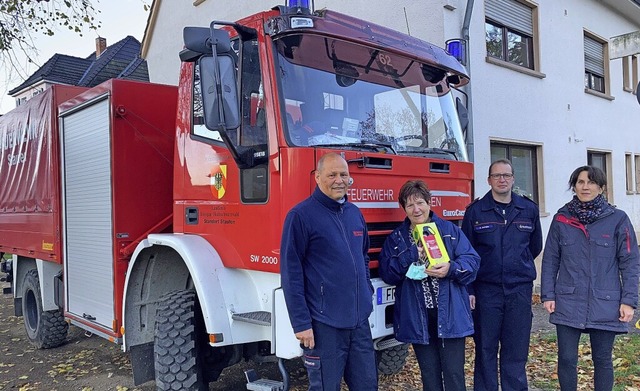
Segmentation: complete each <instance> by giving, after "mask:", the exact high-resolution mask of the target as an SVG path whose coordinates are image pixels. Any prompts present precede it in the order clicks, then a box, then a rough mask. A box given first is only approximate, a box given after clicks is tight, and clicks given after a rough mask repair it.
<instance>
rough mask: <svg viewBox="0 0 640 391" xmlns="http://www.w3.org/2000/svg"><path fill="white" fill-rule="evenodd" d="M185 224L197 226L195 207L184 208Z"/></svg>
mask: <svg viewBox="0 0 640 391" xmlns="http://www.w3.org/2000/svg"><path fill="white" fill-rule="evenodd" d="M185 217H186V223H187V224H188V225H196V224H198V208H196V207H195V206H188V207H186V208H185Z"/></svg>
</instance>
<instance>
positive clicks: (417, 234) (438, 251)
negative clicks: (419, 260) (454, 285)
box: [412, 223, 450, 269]
mask: <svg viewBox="0 0 640 391" xmlns="http://www.w3.org/2000/svg"><path fill="white" fill-rule="evenodd" d="M412 234H413V240H415V241H416V244H418V243H422V248H424V251H425V253H426V254H427V260H428V261H429V263H428V265H427V269H428V268H431V267H433V266H434V265H437V264H439V263H446V262H449V260H450V258H449V253H447V248H446V247H445V246H444V242H443V241H442V236H441V235H440V232H439V231H438V227H436V223H426V224H417V225H416V227H415V228H414V229H413V232H412Z"/></svg>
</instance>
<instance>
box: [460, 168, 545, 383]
mask: <svg viewBox="0 0 640 391" xmlns="http://www.w3.org/2000/svg"><path fill="white" fill-rule="evenodd" d="M487 181H488V183H489V186H491V190H490V191H489V192H487V194H486V195H485V196H484V197H482V198H481V199H478V200H476V201H474V202H472V203H471V204H470V205H469V206H468V207H467V210H466V212H465V215H464V220H463V222H462V230H463V232H464V234H465V235H466V236H467V238H469V240H470V241H471V244H472V245H473V248H474V249H475V250H476V251H477V252H478V254H479V255H480V257H481V261H480V269H479V271H478V275H477V277H476V280H475V282H474V283H473V284H472V285H471V286H469V294H470V301H471V308H472V309H474V308H475V310H474V311H473V318H474V323H475V334H474V336H473V338H474V341H475V345H476V354H475V371H474V379H473V380H474V381H473V383H474V391H498V350H499V351H500V387H501V390H502V391H526V390H527V389H528V386H527V373H526V364H527V357H528V355H529V336H530V334H531V321H532V319H533V312H532V309H531V296H532V293H533V292H532V290H533V281H534V280H535V278H536V268H535V264H534V259H535V258H536V257H537V256H538V254H540V251H541V250H542V231H541V228H540V213H539V210H538V206H537V205H536V204H535V203H534V202H533V201H531V200H530V199H528V198H526V197H523V196H520V195H518V194H516V193H514V192H513V191H512V188H513V184H514V181H515V178H514V175H513V167H512V165H511V162H510V161H509V160H506V159H501V160H497V161H495V162H493V163H492V164H491V166H490V167H489V177H488V178H487Z"/></svg>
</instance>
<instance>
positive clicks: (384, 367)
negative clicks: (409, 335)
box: [376, 343, 409, 375]
mask: <svg viewBox="0 0 640 391" xmlns="http://www.w3.org/2000/svg"><path fill="white" fill-rule="evenodd" d="M408 354H409V344H406V343H403V344H402V345H396V346H392V347H390V348H387V349H383V350H378V351H376V359H377V360H376V361H377V362H378V373H379V374H380V375H393V374H396V373H398V372H400V371H401V370H402V368H403V367H404V363H405V361H406V358H407V355H408Z"/></svg>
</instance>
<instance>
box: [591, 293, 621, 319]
mask: <svg viewBox="0 0 640 391" xmlns="http://www.w3.org/2000/svg"><path fill="white" fill-rule="evenodd" d="M619 310H620V290H613V289H594V290H593V300H592V303H590V306H589V312H590V317H589V318H590V319H591V320H592V321H593V322H600V323H601V322H617V321H618V317H620V313H619V312H620V311H619Z"/></svg>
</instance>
